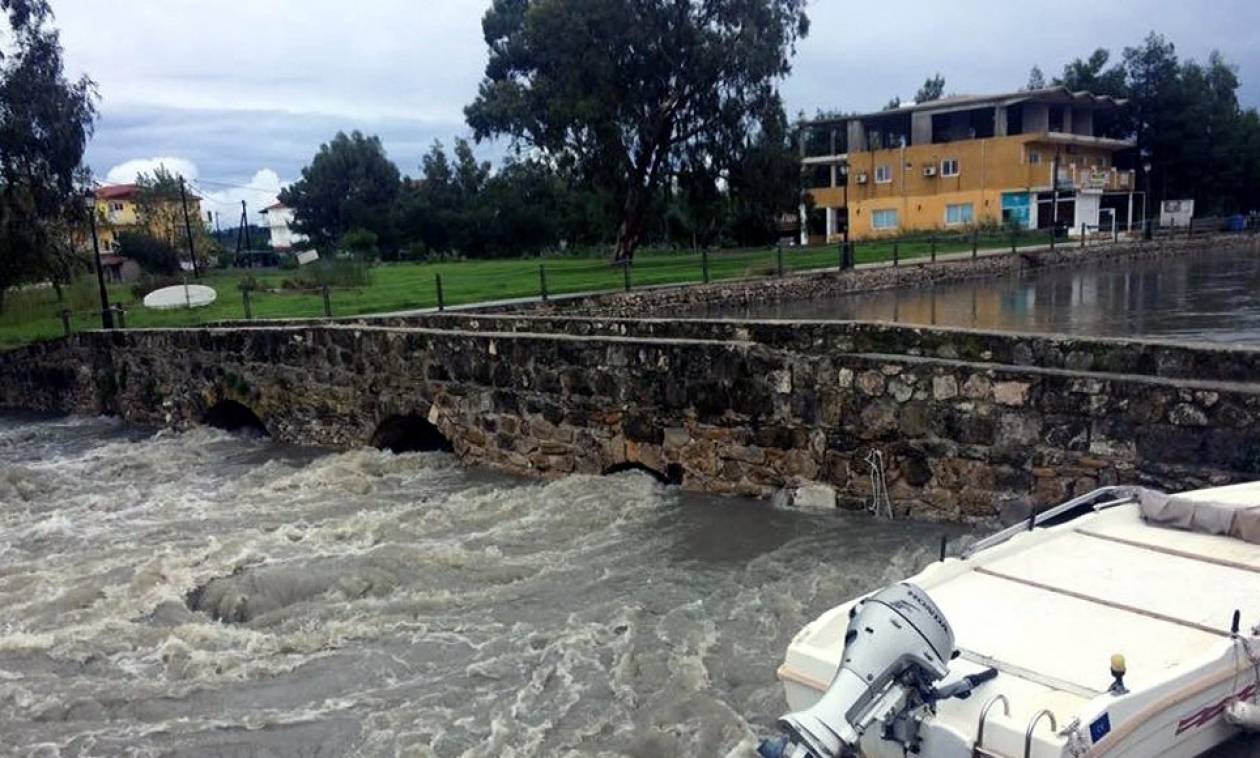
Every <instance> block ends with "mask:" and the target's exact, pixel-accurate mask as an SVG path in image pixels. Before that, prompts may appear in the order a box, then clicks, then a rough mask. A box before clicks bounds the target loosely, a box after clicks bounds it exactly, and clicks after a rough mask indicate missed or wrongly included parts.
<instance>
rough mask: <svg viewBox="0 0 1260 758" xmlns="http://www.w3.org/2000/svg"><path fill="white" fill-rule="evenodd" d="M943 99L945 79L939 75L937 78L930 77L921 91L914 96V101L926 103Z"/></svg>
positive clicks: (920, 88)
mask: <svg viewBox="0 0 1260 758" xmlns="http://www.w3.org/2000/svg"><path fill="white" fill-rule="evenodd" d="M942 97H945V77H943V76H941V75H940V74H939V73H938V74H936V75H935V76H929V77H928V78H927V80H926V81H924V82H923V86H922V87H919V91H918V92H916V93H915V94H914V101H915V102H916V103H926V102H930V101H932V100H940V99H941V98H942Z"/></svg>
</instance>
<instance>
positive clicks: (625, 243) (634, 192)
mask: <svg viewBox="0 0 1260 758" xmlns="http://www.w3.org/2000/svg"><path fill="white" fill-rule="evenodd" d="M646 196H647V191H646V190H644V189H643V187H642V186H640V185H639V183H637V182H636V183H635V184H634V185H633V186H631V187H630V190H629V193H628V194H627V195H626V202H625V204H624V205H623V206H622V209H621V226H619V227H618V228H617V246H616V247H615V248H614V249H613V263H632V262H634V251H635V250H637V249H638V247H639V239H640V237H642V235H643V209H644V198H645V197H646Z"/></svg>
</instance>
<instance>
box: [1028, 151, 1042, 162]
mask: <svg viewBox="0 0 1260 758" xmlns="http://www.w3.org/2000/svg"><path fill="white" fill-rule="evenodd" d="M1028 163H1029V164H1030V165H1033V166H1036V165H1038V164H1040V163H1041V153H1040V152H1038V151H1036V150H1029V151H1028Z"/></svg>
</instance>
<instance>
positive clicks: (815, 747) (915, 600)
mask: <svg viewBox="0 0 1260 758" xmlns="http://www.w3.org/2000/svg"><path fill="white" fill-rule="evenodd" d="M953 652H954V632H953V630H952V629H951V628H950V626H949V622H948V621H946V619H945V615H944V614H943V613H941V610H940V608H938V607H937V606H936V603H934V602H932V599H931V598H930V597H928V595H927V593H926V592H924V591H923V590H922V589H920V588H919V587H916V586H914V585H912V584H895V585H892V586H891V587H887V588H885V589H883V590H881V591H880V592H877V593H876V594H874V595H872V596H870V597H868V598H866V599H864V600H862V601H861V602H860V603H858V604H857V605H855V606H854V607H853V610H852V611H851V612H850V616H849V626H848V629H847V631H846V632H845V636H844V652H843V654H842V656H841V660H840V668H839V670H838V671H837V672H836V676H835V679H833V680H832V682H831V686H830V687H829V688H828V689H827V692H826V693H825V694H824V695H823V697H822V699H821V700H819V701H818V703H816V704H815V705H814V706H813V707H812V708H809V709H807V710H804V711H799V712H797V713H791V714H788V715H786V716H784V717H783V718H782V719H780V720H779V727H780V728H781V729H783V730H784V731H785V732H786V733H787V734H788V746H790V747H791V748H794V749H793V750H790V751H785V752H784V755H797V756H812V757H813V758H841V757H842V756H850V755H854V754H856V751H857V748H858V743H859V742H860V741H861V739H862V735H863V733H865V731H866V729H867V728H868V727H869V726H870V725H871V724H872V723H873V722H874V721H876V720H877V719H880V718H882V717H883V716H885V715H886V714H887V713H888V711H889V710H895V709H897V708H901V707H903V706H904V704H905V703H906V701H907V700H909V699H912V698H914V697H920V698H922V697H924V696H925V695H926V694H927V693H930V692H931V690H932V685H933V684H934V683H935V682H938V681H940V680H941V679H943V678H945V676H946V675H947V674H948V673H949V661H950V659H951V657H952V656H953ZM785 747H787V746H785ZM802 751H803V752H802Z"/></svg>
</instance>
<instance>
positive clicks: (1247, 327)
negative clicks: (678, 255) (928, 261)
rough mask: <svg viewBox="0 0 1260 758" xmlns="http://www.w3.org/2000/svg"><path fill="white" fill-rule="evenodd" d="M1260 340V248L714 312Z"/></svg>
mask: <svg viewBox="0 0 1260 758" xmlns="http://www.w3.org/2000/svg"><path fill="white" fill-rule="evenodd" d="M704 315H710V316H727V317H751V318H773V319H837V320H851V319H852V320H864V321H897V322H903V323H908V324H929V325H930V324H935V325H939V326H953V327H972V328H978V329H994V330H1014V331H1030V332H1055V333H1064V334H1073V335H1088V336H1105V337H1164V338H1170V339H1177V340H1190V341H1204V342H1220V343H1239V344H1247V345H1254V346H1260V248H1253V249H1252V250H1251V251H1230V252H1220V253H1205V254H1197V255H1193V256H1187V257H1182V258H1172V259H1166V260H1160V261H1145V262H1130V263H1112V264H1107V265H1099V266H1085V267H1079V268H1054V269H1046V270H1042V271H1036V270H1033V271H1029V272H1028V273H1026V274H1024V275H1022V276H1015V277H1010V278H1006V279H997V280H994V279H979V280H975V281H971V282H962V283H958V284H950V285H943V286H939V287H933V288H924V289H908V290H892V291H886V292H877V293H872V294H867V295H853V296H848V297H841V298H834V299H822V300H811V301H807V302H791V303H782V304H772V305H765V306H760V307H755V308H750V309H739V310H723V311H710V312H708V313H706V314H704Z"/></svg>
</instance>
